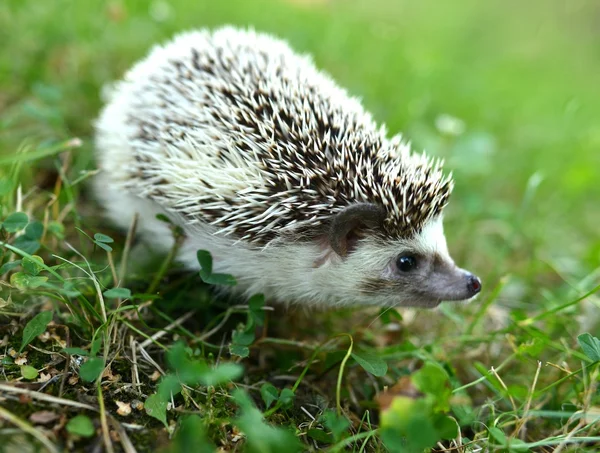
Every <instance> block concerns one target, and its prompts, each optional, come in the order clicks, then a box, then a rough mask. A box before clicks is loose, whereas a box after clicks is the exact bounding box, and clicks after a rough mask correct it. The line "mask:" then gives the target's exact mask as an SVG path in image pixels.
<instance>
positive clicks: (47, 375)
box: [37, 372, 52, 382]
mask: <svg viewBox="0 0 600 453" xmlns="http://www.w3.org/2000/svg"><path fill="white" fill-rule="evenodd" d="M50 379H52V375H51V374H50V373H43V372H42V373H40V377H39V378H38V380H37V382H48V381H49V380H50Z"/></svg>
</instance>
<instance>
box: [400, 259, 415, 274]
mask: <svg viewBox="0 0 600 453" xmlns="http://www.w3.org/2000/svg"><path fill="white" fill-rule="evenodd" d="M396 267H397V268H398V269H399V270H401V271H402V272H410V271H412V270H413V269H414V268H416V267H417V259H416V258H415V257H414V256H412V255H401V256H399V257H398V259H397V260H396Z"/></svg>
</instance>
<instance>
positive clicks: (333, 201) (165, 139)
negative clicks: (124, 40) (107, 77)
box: [119, 27, 452, 244]
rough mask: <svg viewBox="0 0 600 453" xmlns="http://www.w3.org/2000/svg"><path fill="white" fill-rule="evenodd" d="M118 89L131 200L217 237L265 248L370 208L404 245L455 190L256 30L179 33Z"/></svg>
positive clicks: (432, 165)
mask: <svg viewBox="0 0 600 453" xmlns="http://www.w3.org/2000/svg"><path fill="white" fill-rule="evenodd" d="M119 89H122V90H130V94H129V95H130V96H131V98H132V99H133V101H132V105H131V106H130V108H131V110H130V112H129V120H128V121H129V123H128V127H130V128H131V130H132V131H133V133H132V136H131V141H132V143H133V149H134V155H135V161H134V168H132V169H131V170H130V172H129V174H130V178H131V179H130V181H129V183H128V184H127V185H128V187H129V188H130V190H132V191H134V192H135V193H137V194H139V195H144V196H148V197H150V198H153V199H155V200H156V201H157V202H159V204H161V205H162V206H164V207H166V208H167V209H168V210H170V211H172V212H175V213H178V214H180V215H182V216H183V217H184V218H186V219H188V220H192V219H203V221H205V222H207V223H210V224H211V225H213V226H215V227H217V228H218V229H219V232H220V234H226V235H235V236H237V237H238V238H244V240H247V241H250V242H254V243H257V244H265V243H268V242H269V241H271V240H272V239H274V238H276V237H278V235H280V233H282V232H285V231H290V230H291V229H292V226H294V227H295V228H305V227H309V228H310V226H314V227H315V228H317V229H319V228H320V227H321V225H325V224H326V223H327V222H328V220H329V219H330V218H331V216H332V215H335V214H336V213H338V212H340V211H341V210H343V209H344V208H346V207H347V206H348V205H351V204H355V203H361V202H369V203H375V204H378V205H380V206H382V207H383V208H384V209H385V211H386V214H387V216H386V220H385V221H384V228H385V233H386V235H388V236H395V237H406V236H409V235H412V234H414V233H416V232H418V231H419V230H420V229H421V228H422V227H423V225H424V224H425V223H426V222H427V221H428V220H430V219H431V218H433V217H434V216H436V215H438V214H439V213H440V212H441V211H442V209H443V208H444V206H445V204H446V203H447V200H448V197H449V195H450V192H451V191H452V179H451V175H449V176H446V177H445V176H444V175H443V174H442V172H441V166H442V164H443V162H442V161H441V160H437V159H432V158H429V157H427V156H426V155H424V154H414V153H412V152H411V147H410V143H408V142H405V141H403V139H402V137H401V136H400V135H397V136H394V137H392V138H390V139H387V138H386V130H385V127H384V126H377V125H376V124H375V123H374V121H373V119H372V118H371V116H370V115H369V113H367V112H365V111H364V109H363V108H362V106H361V105H360V104H359V102H358V100H357V99H355V98H352V97H349V96H348V95H347V94H346V92H345V91H344V90H342V89H341V88H339V87H338V86H336V85H335V84H334V83H333V81H332V80H331V79H330V78H329V76H327V75H325V74H323V73H321V72H319V71H318V70H317V69H316V68H315V67H314V65H313V63H312V61H311V60H310V59H309V58H308V57H305V56H301V55H297V54H294V53H293V52H292V51H291V50H290V49H289V47H288V46H287V45H286V44H285V43H283V42H282V41H279V40H276V39H273V38H271V37H269V36H266V35H262V34H258V33H256V32H254V31H240V30H235V29H233V28H230V27H226V28H223V29H220V30H216V31H214V32H212V33H209V32H196V33H190V34H184V35H179V36H178V37H176V38H175V40H174V41H173V42H172V43H170V44H168V45H166V46H164V47H162V48H158V49H155V50H154V51H153V52H152V54H151V55H150V57H148V59H147V60H146V61H144V62H142V63H141V64H140V65H138V66H137V67H136V68H134V69H133V70H132V71H131V74H130V75H128V78H127V81H126V82H125V83H124V84H123V85H121V87H120V88H119Z"/></svg>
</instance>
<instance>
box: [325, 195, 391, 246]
mask: <svg viewBox="0 0 600 453" xmlns="http://www.w3.org/2000/svg"><path fill="white" fill-rule="evenodd" d="M384 219H385V211H384V210H383V208H382V207H381V206H378V205H376V204H373V203H359V204H353V205H350V206H348V207H347V208H345V209H344V210H343V211H340V212H339V213H338V214H336V215H335V216H334V217H333V219H332V221H331V225H330V227H329V236H328V239H329V246H330V247H331V249H332V250H333V251H334V252H335V253H337V254H338V255H339V256H341V257H344V256H346V255H347V254H348V252H349V251H350V249H351V248H352V247H351V246H352V244H351V242H352V237H353V236H354V237H355V235H354V233H355V231H356V230H357V229H358V228H361V227H367V228H378V227H380V226H381V224H382V223H383V220H384Z"/></svg>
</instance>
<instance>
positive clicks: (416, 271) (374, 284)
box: [332, 216, 481, 308]
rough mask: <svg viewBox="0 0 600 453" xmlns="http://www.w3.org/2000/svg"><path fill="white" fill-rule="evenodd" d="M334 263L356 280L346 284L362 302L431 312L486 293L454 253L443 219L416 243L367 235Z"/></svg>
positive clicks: (430, 224)
mask: <svg viewBox="0 0 600 453" xmlns="http://www.w3.org/2000/svg"><path fill="white" fill-rule="evenodd" d="M332 264H333V263H332ZM333 265H334V266H337V267H338V269H339V271H341V272H340V273H343V274H344V278H346V277H350V279H351V280H352V281H353V282H350V281H349V282H347V285H345V286H347V287H348V289H351V288H352V290H353V291H354V292H355V296H354V299H358V302H359V303H361V304H368V305H380V306H405V307H426V308H431V307H435V306H437V305H439V304H440V303H441V302H443V301H458V300H467V299H471V298H472V297H474V296H475V295H477V293H479V291H480V290H481V282H480V280H479V279H478V278H477V277H476V276H474V275H473V274H471V273H470V272H467V271H465V270H464V269H460V268H458V267H457V266H456V265H455V264H454V261H453V260H452V258H451V257H450V255H449V254H448V248H447V246H446V239H445V237H444V232H443V225H442V219H441V216H440V217H437V218H435V219H433V220H431V221H429V222H428V223H427V224H426V225H425V226H424V228H423V229H422V230H421V232H420V233H419V234H417V235H416V236H414V237H413V238H410V239H394V240H384V239H382V238H380V237H377V236H375V235H369V234H368V232H367V233H366V234H365V235H364V237H363V238H362V239H360V240H358V241H356V242H355V243H354V244H352V246H351V249H350V250H347V251H346V255H345V256H343V257H342V259H341V260H340V261H338V263H337V264H333ZM356 296H358V297H356ZM349 298H351V297H349Z"/></svg>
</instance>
